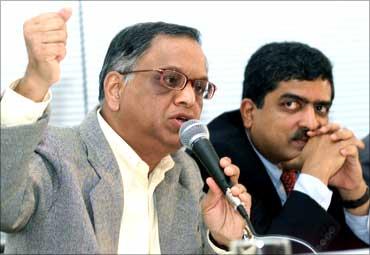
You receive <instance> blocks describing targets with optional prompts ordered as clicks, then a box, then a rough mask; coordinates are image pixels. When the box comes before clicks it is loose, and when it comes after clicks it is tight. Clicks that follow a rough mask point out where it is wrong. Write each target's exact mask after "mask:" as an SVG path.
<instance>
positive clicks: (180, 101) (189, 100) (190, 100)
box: [175, 81, 196, 107]
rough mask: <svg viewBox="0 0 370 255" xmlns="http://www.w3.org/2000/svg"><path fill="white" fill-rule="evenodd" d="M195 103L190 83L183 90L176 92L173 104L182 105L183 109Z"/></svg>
mask: <svg viewBox="0 0 370 255" xmlns="http://www.w3.org/2000/svg"><path fill="white" fill-rule="evenodd" d="M195 101H196V95H195V92H194V89H193V86H192V84H191V81H188V83H187V84H186V85H185V88H184V89H182V90H180V91H177V93H176V98H175V104H177V105H184V106H185V107H191V106H193V105H194V103H195Z"/></svg>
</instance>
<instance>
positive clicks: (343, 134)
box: [330, 128, 354, 142]
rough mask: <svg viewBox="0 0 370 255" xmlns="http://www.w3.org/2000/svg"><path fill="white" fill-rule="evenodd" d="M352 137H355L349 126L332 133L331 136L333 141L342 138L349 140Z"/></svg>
mask: <svg viewBox="0 0 370 255" xmlns="http://www.w3.org/2000/svg"><path fill="white" fill-rule="evenodd" d="M352 137H354V134H353V132H352V131H351V130H349V129H347V128H340V129H338V130H337V131H335V132H334V133H333V134H331V135H330V138H331V140H332V141H333V142H336V141H340V140H347V139H350V138H352Z"/></svg>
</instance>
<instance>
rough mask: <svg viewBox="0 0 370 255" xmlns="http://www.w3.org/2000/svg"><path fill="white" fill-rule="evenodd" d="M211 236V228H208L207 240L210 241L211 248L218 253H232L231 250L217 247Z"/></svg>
mask: <svg viewBox="0 0 370 255" xmlns="http://www.w3.org/2000/svg"><path fill="white" fill-rule="evenodd" d="M209 237H210V233H209V230H207V241H208V243H209V245H210V246H211V248H212V249H213V250H214V251H215V252H216V253H217V254H231V253H230V252H228V251H226V250H223V249H221V248H219V247H217V246H216V245H215V244H214V243H212V241H211V239H210V238H209Z"/></svg>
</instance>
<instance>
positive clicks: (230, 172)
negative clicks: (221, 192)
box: [224, 164, 240, 184]
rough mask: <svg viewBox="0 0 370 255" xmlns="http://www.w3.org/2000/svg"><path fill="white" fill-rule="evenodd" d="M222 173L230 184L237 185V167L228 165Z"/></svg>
mask: <svg viewBox="0 0 370 255" xmlns="http://www.w3.org/2000/svg"><path fill="white" fill-rule="evenodd" d="M224 173H225V175H226V176H228V177H229V178H230V181H231V183H232V184H237V183H238V179H239V173H240V171H239V167H237V166H236V165H233V164H231V165H229V166H227V167H225V168H224Z"/></svg>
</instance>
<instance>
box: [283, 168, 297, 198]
mask: <svg viewBox="0 0 370 255" xmlns="http://www.w3.org/2000/svg"><path fill="white" fill-rule="evenodd" d="M280 180H281V183H282V184H283V186H284V189H285V192H286V194H287V195H289V193H290V192H291V191H292V190H293V188H294V184H295V182H296V180H297V173H296V171H295V170H293V169H292V170H284V171H283V173H282V174H281V176H280Z"/></svg>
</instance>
